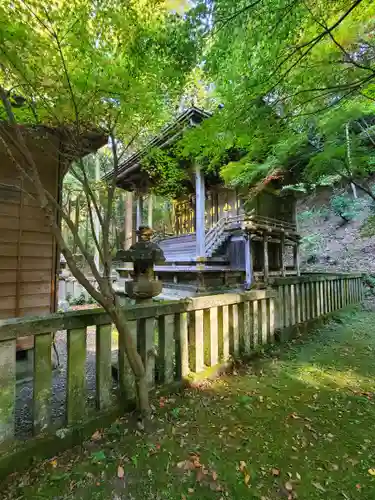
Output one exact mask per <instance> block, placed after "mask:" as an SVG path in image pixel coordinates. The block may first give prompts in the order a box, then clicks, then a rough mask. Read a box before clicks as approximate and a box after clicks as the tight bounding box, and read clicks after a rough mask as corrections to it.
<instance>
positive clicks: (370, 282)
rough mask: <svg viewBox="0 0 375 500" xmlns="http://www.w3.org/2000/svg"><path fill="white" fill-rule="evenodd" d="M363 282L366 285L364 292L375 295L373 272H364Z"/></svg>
mask: <svg viewBox="0 0 375 500" xmlns="http://www.w3.org/2000/svg"><path fill="white" fill-rule="evenodd" d="M363 283H364V285H365V287H366V294H367V295H375V276H374V275H373V274H366V275H365V276H364V277H363Z"/></svg>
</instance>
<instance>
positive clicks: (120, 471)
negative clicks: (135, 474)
mask: <svg viewBox="0 0 375 500" xmlns="http://www.w3.org/2000/svg"><path fill="white" fill-rule="evenodd" d="M124 475H125V472H124V468H123V467H121V465H119V466H118V467H117V477H118V478H120V479H124Z"/></svg>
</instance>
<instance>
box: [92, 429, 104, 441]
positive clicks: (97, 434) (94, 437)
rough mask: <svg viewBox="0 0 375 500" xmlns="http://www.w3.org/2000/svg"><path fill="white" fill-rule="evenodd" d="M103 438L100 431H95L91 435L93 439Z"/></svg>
mask: <svg viewBox="0 0 375 500" xmlns="http://www.w3.org/2000/svg"><path fill="white" fill-rule="evenodd" d="M100 439H102V434H101V432H99V431H95V432H94V434H93V435H92V436H91V440H92V441H99V440H100Z"/></svg>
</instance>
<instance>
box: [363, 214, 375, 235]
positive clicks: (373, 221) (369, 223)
mask: <svg viewBox="0 0 375 500" xmlns="http://www.w3.org/2000/svg"><path fill="white" fill-rule="evenodd" d="M360 235H361V236H362V238H371V236H375V215H370V216H369V217H367V219H366V220H365V222H364V223H363V224H362V226H361V229H360Z"/></svg>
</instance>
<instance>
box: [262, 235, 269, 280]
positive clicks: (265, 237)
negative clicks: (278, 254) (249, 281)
mask: <svg viewBox="0 0 375 500" xmlns="http://www.w3.org/2000/svg"><path fill="white" fill-rule="evenodd" d="M263 251H264V259H263V265H264V282H265V283H267V282H268V277H269V262H268V235H267V234H264V235H263Z"/></svg>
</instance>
